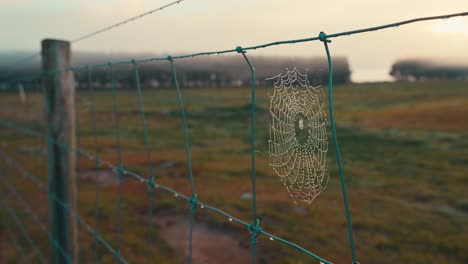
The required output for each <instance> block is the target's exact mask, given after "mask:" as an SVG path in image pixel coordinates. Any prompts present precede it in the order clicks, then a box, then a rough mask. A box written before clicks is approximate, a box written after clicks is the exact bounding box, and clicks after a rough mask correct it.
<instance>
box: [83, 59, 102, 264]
mask: <svg viewBox="0 0 468 264" xmlns="http://www.w3.org/2000/svg"><path fill="white" fill-rule="evenodd" d="M86 76H87V83H88V91H89V94H90V102H91V106H90V111H91V127H92V129H93V143H94V156H95V157H99V143H98V138H97V122H96V119H97V118H96V103H95V101H96V98H95V94H94V85H93V75H92V68H91V67H87V70H86ZM78 156H81V155H78ZM94 169H95V170H96V171H95V174H94V230H96V232H99V222H100V221H99V200H100V199H99V191H100V186H99V178H98V177H99V171H98V170H99V162H98V159H95V160H94ZM93 244H94V245H93V256H94V263H98V261H99V243H98V241H97V239H96V238H94V243H93Z"/></svg>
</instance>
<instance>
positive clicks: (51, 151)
mask: <svg viewBox="0 0 468 264" xmlns="http://www.w3.org/2000/svg"><path fill="white" fill-rule="evenodd" d="M70 65H71V52H70V43H69V42H67V41H62V40H54V39H45V40H43V41H42V70H43V71H44V74H43V85H44V88H45V105H46V115H45V116H46V125H47V156H48V164H47V168H48V177H49V196H50V208H49V209H50V225H51V233H52V237H53V240H54V241H53V243H52V247H51V255H50V262H51V263H54V264H58V263H69V262H70V261H71V262H73V263H77V257H78V255H77V248H78V241H77V219H76V216H75V214H76V213H77V212H76V184H75V181H76V178H75V166H76V164H75V161H76V159H75V157H76V155H75V153H76V152H75V151H76V146H75V144H76V143H75V140H76V139H75V113H74V111H75V105H74V102H75V100H74V97H75V90H74V80H73V72H72V71H71V70H69V67H70ZM71 212H72V213H71Z"/></svg>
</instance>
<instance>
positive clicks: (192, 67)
mask: <svg viewBox="0 0 468 264" xmlns="http://www.w3.org/2000/svg"><path fill="white" fill-rule="evenodd" d="M153 56H154V55H153ZM123 57H125V55H118V56H112V55H105V54H104V55H96V54H94V55H93V54H79V53H78V54H76V55H75V57H74V58H73V60H74V62H75V65H83V64H88V63H89V64H93V63H97V62H102V61H115V60H124V59H123ZM250 59H251V61H252V63H253V65H254V67H255V74H256V84H257V85H258V86H259V87H262V86H263V87H266V86H273V84H272V83H271V81H267V80H266V79H267V78H270V77H273V76H275V75H277V74H281V73H284V72H286V69H287V68H289V69H292V68H294V67H297V69H298V70H299V71H300V72H302V73H304V74H307V75H308V77H309V80H310V81H311V84H312V85H325V84H327V80H328V68H327V61H326V59H325V58H323V57H309V58H298V57H296V58H283V57H273V56H251V57H250ZM174 63H175V66H176V70H177V77H178V81H179V83H180V85H181V86H182V87H186V88H201V87H246V86H249V85H250V70H249V68H248V66H247V64H246V63H245V61H244V60H243V58H242V57H241V56H238V55H237V56H236V55H224V56H209V57H197V58H188V59H183V60H176V61H175V62H174ZM333 65H334V70H333V77H334V83H337V84H339V83H348V82H350V77H351V71H350V69H349V64H348V61H347V59H346V58H344V57H336V58H334V59H333ZM0 69H1V66H0ZM138 70H139V72H138V73H139V78H140V82H141V84H142V86H143V87H144V88H146V87H161V88H169V87H172V86H173V77H172V73H171V69H170V65H169V63H168V62H167V61H154V62H145V63H139V64H138ZM114 72H115V75H114V76H115V78H116V84H117V88H119V89H124V88H133V87H134V86H135V73H134V70H133V65H132V64H122V65H115V66H114ZM34 73H39V65H38V63H37V62H36V65H29V66H28V67H25V68H22V69H18V70H16V71H15V72H14V75H15V76H23V75H31V74H34ZM91 74H92V76H91V77H92V83H93V85H94V87H96V88H98V89H99V88H110V87H111V76H110V71H109V68H108V67H94V68H93V69H92V72H91ZM12 77H14V76H9V79H11V78H12ZM2 81H3V80H2V78H1V77H0V83H2ZM75 82H76V85H77V87H78V88H86V87H87V85H88V76H87V72H86V69H83V70H79V71H76V72H75Z"/></svg>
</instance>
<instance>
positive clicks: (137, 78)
mask: <svg viewBox="0 0 468 264" xmlns="http://www.w3.org/2000/svg"><path fill="white" fill-rule="evenodd" d="M133 71H134V75H135V82H136V87H137V92H138V105H139V108H140V113H141V121H142V125H143V133H144V142H145V147H146V159H147V162H148V181H147V183H148V187H149V191H148V203H149V208H148V249H147V263H150V262H151V249H152V247H151V245H152V227H153V219H152V218H153V193H154V188H155V186H154V176H153V165H152V161H151V144H150V142H149V136H148V124H147V121H146V117H145V107H144V104H143V94H142V91H141V84H140V75H139V71H138V65H137V63H136V62H135V61H133Z"/></svg>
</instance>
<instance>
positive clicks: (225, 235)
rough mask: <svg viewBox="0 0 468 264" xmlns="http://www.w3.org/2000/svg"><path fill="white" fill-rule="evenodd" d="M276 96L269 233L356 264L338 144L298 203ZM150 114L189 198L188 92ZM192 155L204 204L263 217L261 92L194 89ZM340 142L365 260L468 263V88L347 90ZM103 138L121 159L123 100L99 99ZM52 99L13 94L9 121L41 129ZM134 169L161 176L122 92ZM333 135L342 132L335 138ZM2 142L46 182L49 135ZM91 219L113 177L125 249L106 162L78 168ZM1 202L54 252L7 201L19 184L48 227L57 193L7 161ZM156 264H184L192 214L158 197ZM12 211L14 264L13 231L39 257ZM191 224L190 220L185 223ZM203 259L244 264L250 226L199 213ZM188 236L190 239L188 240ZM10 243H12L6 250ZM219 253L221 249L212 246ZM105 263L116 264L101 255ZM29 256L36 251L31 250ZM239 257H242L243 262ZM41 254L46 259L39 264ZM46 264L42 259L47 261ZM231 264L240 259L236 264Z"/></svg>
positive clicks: (144, 198)
mask: <svg viewBox="0 0 468 264" xmlns="http://www.w3.org/2000/svg"><path fill="white" fill-rule="evenodd" d="M271 92H272V90H271V89H265V88H262V89H258V91H257V102H258V105H257V109H256V110H257V115H256V138H257V142H256V149H257V152H256V159H257V177H258V178H257V191H258V194H257V199H258V205H257V206H258V210H259V218H260V221H261V228H262V229H264V230H266V231H268V232H271V233H273V234H275V235H278V236H280V237H282V238H285V239H288V240H290V241H292V242H294V243H297V244H299V245H301V246H303V247H304V248H306V249H308V250H309V251H311V252H313V253H315V254H317V255H319V256H321V257H323V258H325V259H328V260H330V261H332V262H334V263H350V262H351V254H350V250H349V242H348V237H347V230H346V219H345V215H344V208H343V202H342V194H341V187H340V183H339V178H338V174H337V170H336V160H335V153H334V151H333V148H332V147H331V146H332V142H331V137H329V145H330V148H329V152H328V156H329V158H328V170H329V176H330V180H329V183H328V187H327V189H326V190H325V191H324V192H323V193H322V194H321V195H320V196H318V197H317V198H316V200H315V201H314V202H313V203H312V204H311V205H308V206H307V205H304V204H300V203H299V204H298V205H295V204H294V203H293V201H292V200H291V199H290V198H289V196H288V194H287V191H286V190H285V189H284V188H283V185H282V183H281V182H280V180H279V177H278V176H276V175H275V174H274V172H273V170H272V169H271V168H270V167H269V165H268V162H269V158H268V142H267V141H268V124H269V122H270V116H269V110H268V109H269V99H268V98H269V97H268V93H271ZM143 95H144V105H145V115H146V118H147V120H148V128H149V134H150V143H151V147H152V155H151V157H152V158H151V164H153V167H154V170H153V171H154V174H155V176H156V179H157V182H158V183H160V184H164V185H166V186H169V187H171V188H174V189H176V190H178V191H180V192H182V193H184V194H186V195H190V185H189V178H188V173H187V163H186V159H185V152H184V141H183V132H182V127H181V118H180V111H179V108H178V105H177V98H176V93H175V90H157V89H145V90H144V91H143ZM182 96H183V98H184V104H185V106H186V112H187V120H188V126H189V139H190V142H191V150H192V158H193V160H192V164H193V170H194V177H195V188H196V191H197V193H198V198H199V200H200V201H202V202H204V203H207V204H211V205H213V206H215V207H217V208H220V209H222V210H224V211H226V212H228V213H230V214H232V215H234V216H236V217H238V218H240V219H243V220H245V221H247V222H251V220H252V207H251V200H249V199H241V196H242V195H243V194H245V193H249V192H251V181H250V145H249V142H250V137H249V126H250V119H249V116H250V107H251V106H250V89H247V88H245V89H240V88H239V89H218V90H217V89H183V90H182ZM334 99H335V111H336V119H337V133H338V140H339V143H340V147H341V150H342V153H341V154H342V158H343V164H344V172H345V177H346V182H347V187H348V194H349V199H350V207H351V214H352V220H353V226H354V233H355V242H356V250H357V256H358V260H359V261H360V263H383V264H384V263H412V264H416V263H421V264H422V263H424V264H426V263H467V262H468V243H467V242H468V232H467V231H468V225H467V222H468V196H467V195H466V189H467V187H468V83H467V82H427V83H392V84H352V85H345V86H338V87H336V89H335V93H334ZM96 110H97V122H96V124H97V131H98V133H97V142H98V152H99V156H100V157H101V158H102V159H105V160H108V161H111V162H112V163H114V164H116V163H117V154H116V151H117V146H116V143H115V130H114V119H113V118H114V114H113V111H112V97H111V93H110V92H108V91H98V92H96ZM77 111H78V115H77V116H78V126H79V129H78V133H77V134H78V143H79V146H80V147H81V148H84V149H85V150H87V151H88V152H90V153H94V147H95V145H94V139H93V129H92V115H91V113H90V94H89V93H88V92H87V91H79V92H78V96H77ZM42 112H43V99H42V97H41V95H39V94H32V93H31V94H27V96H26V103H24V104H23V103H21V101H20V98H19V96H18V94H12V93H10V94H1V95H0V116H1V119H2V120H8V121H11V122H15V123H18V124H21V125H23V126H27V127H30V128H33V129H35V130H38V131H41V129H43V128H42V126H41V122H42V121H41V120H42ZM118 112H119V117H120V125H121V135H122V150H123V160H124V166H125V167H126V168H127V169H129V170H132V171H135V172H138V173H140V174H141V175H144V176H148V174H147V166H148V163H149V162H148V160H147V158H146V153H145V145H144V140H143V128H142V121H141V113H140V111H139V108H138V97H137V94H136V92H134V91H130V90H125V91H119V93H118ZM328 131H330V129H328ZM0 135H1V137H0V138H1V139H0V141H1V142H0V143H1V148H2V149H4V150H5V151H6V152H7V153H9V154H10V155H11V156H13V157H15V159H17V160H18V161H20V162H21V163H22V164H23V166H24V167H25V168H27V169H28V170H31V171H33V172H34V173H35V174H37V175H39V176H40V177H41V179H42V180H43V181H44V182H46V178H47V177H46V173H45V172H46V168H45V164H46V162H45V161H46V156H45V155H44V154H45V153H44V149H43V146H44V142H43V140H41V139H38V138H34V137H31V136H28V135H23V134H22V133H20V132H18V131H14V130H11V129H7V128H4V127H1V128H0ZM78 164H79V166H78V167H79V168H78V173H77V174H78V176H79V177H78V189H79V192H78V193H79V205H78V207H79V213H80V214H81V215H82V216H83V217H84V219H85V220H86V221H87V222H88V223H89V224H90V225H91V226H94V225H95V221H94V210H95V209H94V199H95V180H94V177H95V175H96V173H97V175H98V177H100V180H99V183H100V193H99V199H100V206H99V214H100V222H99V227H98V229H99V230H100V232H102V235H103V237H104V238H105V239H106V240H108V241H110V243H111V245H113V246H116V241H117V239H116V235H115V230H116V226H117V222H118V217H117V216H118V210H117V199H118V185H117V181H116V176H115V175H114V174H113V173H112V172H109V171H106V170H105V169H101V170H99V171H96V170H95V169H94V163H93V162H92V161H90V160H88V159H86V158H84V157H81V158H79V160H78ZM0 172H1V173H2V175H0V176H1V177H2V179H3V180H2V181H1V182H2V184H0V193H1V194H2V196H3V197H2V199H6V201H7V202H8V204H10V205H11V207H12V208H13V209H15V211H16V212H17V213H18V216H19V217H20V218H21V220H22V221H24V225H25V228H26V230H27V231H28V232H29V233H30V234H31V236H32V238H34V239H35V240H36V241H37V244H38V246H39V247H40V248H41V250H42V251H43V252H44V255H45V257H47V255H48V250H47V249H48V242H47V241H48V240H47V236H46V235H45V234H44V233H43V232H42V230H41V229H40V228H39V227H38V225H37V224H35V222H34V221H33V220H32V219H31V217H29V215H28V213H27V212H26V211H24V210H23V209H22V207H21V204H19V203H18V202H16V201H15V198H14V196H12V195H9V194H8V188H7V187H6V185H5V184H4V182H5V181H8V182H9V183H11V184H13V185H14V186H15V187H16V188H17V189H18V192H19V193H20V194H21V195H22V196H24V199H25V200H26V201H27V202H28V203H30V204H31V206H32V208H34V211H35V212H36V213H37V214H38V215H39V216H40V218H41V219H42V220H43V221H44V223H45V224H46V223H47V212H48V205H47V203H48V202H47V197H46V195H45V194H44V193H42V192H41V191H40V190H38V188H37V187H35V185H34V184H33V183H31V182H30V181H27V180H25V179H24V178H23V177H20V176H19V175H20V174H19V173H18V172H17V171H16V170H15V169H14V168H13V167H12V166H11V164H8V163H7V162H5V161H4V160H3V159H0ZM147 193H148V188H147V186H146V185H145V184H142V183H140V182H139V181H137V180H134V179H132V178H125V179H124V184H123V218H122V221H123V229H122V249H121V255H122V256H123V257H124V258H125V259H126V260H128V261H129V262H131V263H142V262H144V261H145V260H146V251H147V246H146V243H147V237H148V234H147V227H148V194H147ZM154 205H155V212H154V217H153V218H154V219H153V220H152V221H153V223H154V228H155V232H154V246H153V255H152V260H153V261H154V263H185V262H186V258H185V256H186V254H187V253H186V244H187V242H186V240H187V236H188V227H187V222H186V221H187V220H188V210H189V209H188V205H187V203H186V202H184V201H182V200H180V199H176V198H174V197H173V196H172V195H169V194H167V193H164V192H163V191H159V190H156V194H155V197H154ZM7 215H8V214H7V212H6V211H5V210H4V208H2V218H4V219H6V220H5V221H6V222H4V223H3V225H2V230H3V232H2V241H4V243H2V245H1V250H2V257H3V259H4V261H5V262H2V263H16V262H17V261H18V259H19V256H20V254H19V253H18V252H17V251H15V248H14V247H13V243H11V242H10V241H11V240H7V232H6V230H5V227H6V225H10V226H12V228H11V229H10V230H11V231H12V232H13V233H14V234H16V236H17V237H18V239H19V242H20V244H21V245H23V247H24V248H25V249H26V252H28V253H27V254H26V255H28V254H30V255H31V256H32V255H33V254H34V252H33V251H31V250H30V247H29V245H28V242H27V241H26V240H25V239H23V238H21V232H20V230H19V229H18V228H16V226H15V225H14V223H13V221H11V218H10V217H7ZM184 219H185V220H184ZM195 223H196V226H197V228H198V229H197V231H196V233H195V237H194V251H195V252H196V253H195V254H196V256H197V258H196V262H197V261H198V263H220V262H219V261H221V260H222V259H223V256H230V259H231V261H245V258H246V257H248V254H249V249H248V247H249V241H250V237H249V233H248V231H247V229H245V228H243V227H241V226H239V225H236V224H235V223H231V222H229V221H228V220H227V219H225V218H222V217H219V216H218V215H216V214H213V213H211V212H207V211H206V210H204V209H200V208H199V209H197V213H196V222H195ZM180 230H182V231H180ZM5 241H7V242H5ZM80 241H81V243H80V245H81V249H82V253H81V254H82V257H83V260H84V261H83V263H90V262H92V259H93V250H94V249H93V247H94V245H93V242H92V241H93V238H92V236H91V235H90V234H89V233H87V232H86V231H85V230H84V229H81V232H80ZM210 247H211V249H210ZM98 250H99V259H100V260H101V261H102V262H103V263H111V262H114V258H113V256H112V254H110V253H108V251H107V249H105V248H104V247H103V246H99V248H98ZM258 251H259V253H258V254H259V261H258V263H291V264H292V263H295V264H299V263H318V262H317V261H315V260H313V259H311V258H310V257H308V256H306V255H305V254H303V253H300V252H299V251H297V250H295V249H292V248H290V247H287V246H285V245H283V244H280V243H278V242H276V241H270V240H269V239H268V238H267V237H264V236H263V237H262V236H260V238H259V244H258ZM23 255H24V254H23ZM231 256H232V257H231ZM32 257H34V256H32ZM36 262H37V259H35V260H34V259H33V261H32V262H31V263H36ZM226 263H228V262H226Z"/></svg>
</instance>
